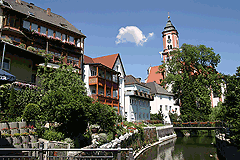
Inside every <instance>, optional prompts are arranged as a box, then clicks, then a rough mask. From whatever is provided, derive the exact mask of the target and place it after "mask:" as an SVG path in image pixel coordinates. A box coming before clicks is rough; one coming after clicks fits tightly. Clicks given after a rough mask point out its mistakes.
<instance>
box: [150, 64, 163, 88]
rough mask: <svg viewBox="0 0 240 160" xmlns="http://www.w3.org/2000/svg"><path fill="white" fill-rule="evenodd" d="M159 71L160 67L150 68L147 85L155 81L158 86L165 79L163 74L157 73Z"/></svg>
mask: <svg viewBox="0 0 240 160" xmlns="http://www.w3.org/2000/svg"><path fill="white" fill-rule="evenodd" d="M157 71H158V66H153V67H150V69H149V75H148V78H147V82H146V83H149V82H154V81H155V82H156V83H157V84H160V79H163V75H162V73H156V72H157Z"/></svg>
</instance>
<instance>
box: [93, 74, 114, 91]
mask: <svg viewBox="0 0 240 160" xmlns="http://www.w3.org/2000/svg"><path fill="white" fill-rule="evenodd" d="M97 82H98V85H99V86H102V87H104V86H105V84H106V87H107V88H112V87H113V89H114V90H117V89H118V83H117V82H114V81H110V80H107V79H104V78H102V77H99V76H91V77H89V85H96V84H97Z"/></svg>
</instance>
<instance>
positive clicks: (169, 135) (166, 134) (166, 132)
mask: <svg viewBox="0 0 240 160" xmlns="http://www.w3.org/2000/svg"><path fill="white" fill-rule="evenodd" d="M150 128H156V134H157V139H158V141H157V142H155V143H153V144H148V145H147V146H145V147H144V148H142V149H141V150H140V151H137V152H134V159H136V158H137V157H138V156H140V155H141V154H142V153H143V152H144V151H146V150H148V149H150V148H151V147H153V146H155V145H158V144H161V143H164V142H165V141H167V140H169V139H173V138H176V137H177V135H176V134H175V133H174V129H173V125H169V126H161V127H146V128H144V130H149V129H150Z"/></svg>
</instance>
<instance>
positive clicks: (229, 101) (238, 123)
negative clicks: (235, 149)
mask: <svg viewBox="0 0 240 160" xmlns="http://www.w3.org/2000/svg"><path fill="white" fill-rule="evenodd" d="M225 79H226V93H225V97H226V98H225V102H224V103H223V106H224V108H223V112H222V117H223V118H224V119H225V120H226V121H227V123H228V124H230V125H231V129H230V130H231V139H232V140H233V141H234V143H235V144H238V146H239V147H240V66H239V67H238V68H237V73H236V74H234V75H232V76H230V75H227V76H225Z"/></svg>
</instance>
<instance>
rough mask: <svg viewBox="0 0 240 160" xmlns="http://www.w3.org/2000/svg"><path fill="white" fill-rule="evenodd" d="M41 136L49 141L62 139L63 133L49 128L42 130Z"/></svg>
mask: <svg viewBox="0 0 240 160" xmlns="http://www.w3.org/2000/svg"><path fill="white" fill-rule="evenodd" d="M43 138H44V139H47V140H49V141H61V140H63V139H64V134H63V133H62V132H56V131H54V130H50V129H49V130H46V131H45V132H44V134H43Z"/></svg>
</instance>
